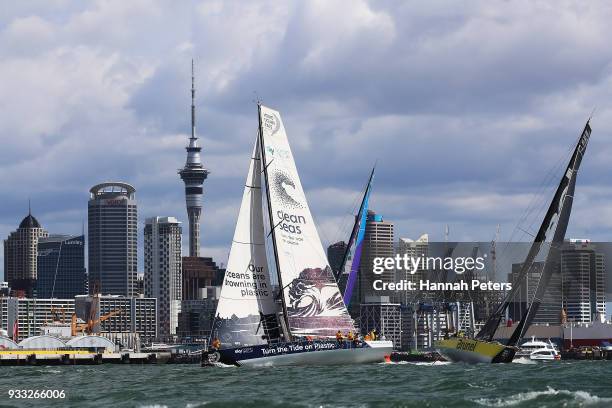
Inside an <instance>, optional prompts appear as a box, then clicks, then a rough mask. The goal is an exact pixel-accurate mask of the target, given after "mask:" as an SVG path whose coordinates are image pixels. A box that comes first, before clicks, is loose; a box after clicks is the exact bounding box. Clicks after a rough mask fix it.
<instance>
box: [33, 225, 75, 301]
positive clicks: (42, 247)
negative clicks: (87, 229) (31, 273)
mask: <svg viewBox="0 0 612 408" xmlns="http://www.w3.org/2000/svg"><path fill="white" fill-rule="evenodd" d="M37 275H38V279H37V281H36V296H37V297H39V298H47V299H51V298H59V299H69V298H73V297H75V296H77V295H84V294H86V293H87V274H86V272H85V236H83V235H80V236H71V235H50V236H49V237H48V238H40V239H39V240H38V261H37Z"/></svg>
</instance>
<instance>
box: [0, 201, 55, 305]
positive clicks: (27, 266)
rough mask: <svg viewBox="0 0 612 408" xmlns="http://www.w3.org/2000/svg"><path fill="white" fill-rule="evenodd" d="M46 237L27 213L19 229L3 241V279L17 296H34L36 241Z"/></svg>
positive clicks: (45, 233)
mask: <svg viewBox="0 0 612 408" xmlns="http://www.w3.org/2000/svg"><path fill="white" fill-rule="evenodd" d="M48 235H49V234H48V233H47V231H45V230H44V229H43V228H42V227H41V226H40V223H39V222H38V220H37V219H36V218H34V216H33V215H32V212H31V211H29V212H28V215H27V216H26V217H25V218H24V219H23V220H22V221H21V223H20V224H19V228H17V230H16V231H13V232H11V233H10V234H9V236H8V238H7V239H5V240H4V278H5V279H6V281H7V282H8V284H9V287H10V288H11V290H12V291H13V293H15V294H16V295H17V296H28V297H32V296H33V295H34V292H35V290H36V261H37V259H36V254H37V251H38V240H39V238H44V237H47V236H48Z"/></svg>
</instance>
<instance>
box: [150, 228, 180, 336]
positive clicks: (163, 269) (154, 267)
mask: <svg viewBox="0 0 612 408" xmlns="http://www.w3.org/2000/svg"><path fill="white" fill-rule="evenodd" d="M181 232H182V229H181V225H180V222H179V221H178V220H177V219H176V218H174V217H153V218H147V220H146V222H145V228H144V265H145V271H144V289H145V296H146V297H151V298H157V310H158V316H157V324H158V330H157V333H158V336H159V338H160V339H161V340H163V341H168V340H170V339H172V337H174V336H175V335H176V328H177V326H178V316H179V313H180V310H181V298H182V273H181V268H182V262H181V260H182V258H181Z"/></svg>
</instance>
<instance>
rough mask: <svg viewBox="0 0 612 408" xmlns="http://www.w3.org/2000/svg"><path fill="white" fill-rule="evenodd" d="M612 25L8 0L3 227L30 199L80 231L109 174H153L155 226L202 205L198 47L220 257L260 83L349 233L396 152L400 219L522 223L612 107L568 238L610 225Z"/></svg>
mask: <svg viewBox="0 0 612 408" xmlns="http://www.w3.org/2000/svg"><path fill="white" fill-rule="evenodd" d="M610 21H612V4H611V3H609V2H605V1H602V2H597V1H592V2H578V1H576V2H569V1H550V2H543V1H513V2H501V1H500V2H498V1H488V0H485V1H480V2H479V1H473V2H457V3H456V4H455V5H454V6H453V5H451V4H450V3H449V2H411V1H372V2H367V1H359V0H352V1H345V2H342V1H308V2H279V1H269V2H265V1H258V2H238V1H236V2H231V1H230V2H220V1H219V2H215V1H210V2H209V1H205V2H196V1H193V2H165V1H158V2H155V1H145V0H143V1H138V0H137V1H129V2H125V1H121V0H118V1H113V0H110V1H93V2H84V1H80V0H78V1H77V0H75V1H69V0H47V1H40V2H32V1H20V2H11V4H5V5H3V7H2V12H0V55H1V56H2V58H0V78H2V79H1V80H0V191H2V196H1V198H2V199H1V200H0V203H1V204H0V209H1V211H0V236H2V237H6V236H7V235H8V233H9V232H10V231H12V230H14V229H15V228H16V227H17V225H18V223H19V221H20V220H21V219H22V218H23V216H24V215H25V214H26V213H27V202H28V198H31V200H32V208H33V213H34V215H35V216H36V217H37V218H38V219H39V221H40V222H41V223H42V224H43V226H44V227H45V228H46V229H47V230H49V231H50V232H53V233H78V232H80V230H81V225H82V222H83V220H85V219H86V210H87V200H88V190H89V188H90V187H91V186H92V185H94V184H96V183H99V182H102V181H106V180H122V181H126V182H129V183H131V184H133V185H134V186H135V187H136V189H137V198H138V201H139V214H140V217H141V224H142V223H143V222H144V217H148V216H154V215H172V216H177V217H178V218H179V219H181V220H183V221H185V219H186V213H185V207H184V196H183V184H182V182H181V181H180V179H179V177H178V175H177V169H178V168H180V167H182V166H183V164H184V160H185V151H184V146H185V144H186V141H187V135H188V133H189V104H190V99H189V87H190V78H189V77H190V61H191V59H192V58H193V59H195V61H196V73H197V78H196V87H197V101H196V104H197V125H198V130H197V131H198V134H199V136H200V137H201V139H202V145H203V147H204V150H203V160H204V163H205V165H206V166H207V167H208V168H209V169H210V171H211V175H210V177H209V179H208V180H207V181H206V184H205V208H204V215H203V219H204V221H203V227H202V231H203V245H204V249H203V253H204V255H210V256H214V257H215V259H216V260H217V261H218V262H220V263H225V262H226V256H227V250H228V247H229V243H230V240H231V236H232V234H233V229H234V223H235V219H236V216H237V211H238V205H239V202H240V197H241V194H242V188H243V181H244V178H245V176H246V171H247V167H248V158H249V154H250V149H251V147H252V144H253V141H254V136H255V132H256V129H257V117H256V107H255V105H254V103H253V100H254V99H255V98H257V97H259V98H261V99H262V100H263V101H264V103H266V104H267V105H269V106H271V107H273V108H276V109H278V110H280V111H281V113H282V114H283V119H284V122H285V127H286V128H287V131H288V134H289V138H290V142H291V143H292V146H293V150H294V155H295V157H296V161H297V166H298V169H299V171H300V175H301V177H302V182H303V184H304V187H305V189H306V194H307V196H308V198H309V200H310V205H311V207H312V210H313V213H314V216H315V218H316V220H317V222H318V225H319V230H320V233H321V236H322V238H323V240H324V241H325V243H328V242H330V241H335V240H339V239H343V238H346V235H347V234H348V229H349V223H350V218H351V217H350V214H351V211H353V210H354V206H355V204H356V202H357V200H358V199H359V191H360V190H361V188H362V185H363V183H364V182H365V181H366V178H367V175H368V172H369V169H370V167H371V165H372V164H373V163H374V162H375V161H376V160H378V167H377V176H376V180H375V187H374V193H373V197H372V207H373V208H374V209H375V210H376V211H377V212H380V213H382V214H383V215H384V217H385V218H386V219H387V220H390V221H393V222H395V227H396V236H397V237H399V236H402V237H413V238H414V237H417V236H418V235H420V234H421V233H424V232H428V233H430V236H431V237H432V238H433V239H442V238H443V234H444V226H445V225H446V224H448V225H449V226H450V238H451V239H453V240H482V241H487V240H490V239H491V238H493V236H494V234H495V229H496V225H497V224H500V225H501V237H502V239H510V238H513V239H517V238H520V235H521V234H523V233H522V232H521V233H520V234H518V235H517V234H513V231H515V226H516V225H517V222H518V221H519V220H520V219H521V217H522V215H523V214H525V210H526V209H527V208H528V206H529V205H530V203H532V200H533V198H534V197H535V198H536V201H535V208H536V210H537V209H541V208H542V203H544V202H545V201H546V200H548V199H549V198H550V188H551V187H553V185H554V184H555V183H556V182H557V179H558V177H559V175H560V166H564V165H565V164H564V162H565V160H566V159H567V154H568V152H569V149H570V148H571V145H572V144H573V143H574V142H575V141H576V139H577V137H578V136H579V133H580V131H581V130H582V127H583V126H584V123H585V121H586V119H587V118H588V116H589V115H590V114H591V112H592V111H593V109H594V108H596V111H595V115H594V118H593V121H592V126H593V136H592V139H591V143H590V145H589V151H588V153H587V156H586V159H585V161H584V162H583V166H582V169H581V174H580V177H579V182H578V189H577V194H576V201H575V207H574V212H573V218H572V223H571V226H570V231H569V235H571V236H572V237H581V238H582V237H585V238H591V239H593V240H610V239H611V238H612V202H611V198H612V189H611V188H610V174H611V170H612V161H611V160H610V158H611V157H612V140H611V139H610V132H609V130H610V129H612V107H611V105H610V101H612V64H611V62H612V47H610V42H609V39H610V38H611V37H612V29H611V28H610ZM542 186H544V188H542ZM542 197H543V198H542ZM538 200H539V201H538ZM529 214H530V215H531V216H532V217H531V218H532V219H531V220H528V221H526V222H524V223H522V224H521V225H522V227H521V228H522V229H523V230H527V231H533V230H535V229H536V228H537V223H538V222H539V218H538V217H539V216H538V212H537V211H535V212H533V213H531V212H530V213H529ZM523 235H524V234H523ZM141 240H142V239H141ZM0 256H1V254H0ZM140 268H142V263H141V266H140Z"/></svg>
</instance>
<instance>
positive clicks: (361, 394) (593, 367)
mask: <svg viewBox="0 0 612 408" xmlns="http://www.w3.org/2000/svg"><path fill="white" fill-rule="evenodd" d="M11 388H13V389H15V388H18V389H38V390H40V389H60V390H61V389H63V390H65V392H66V398H65V399H63V400H62V399H58V400H48V399H47V400H15V399H9V398H8V390H9V389H11ZM0 393H1V394H0V407H9V406H10V407H23V406H74V407H114V408H118V407H204V406H205V407H233V406H246V407H355V406H357V407H439V406H441V407H482V406H494V407H535V406H540V407H544V406H546V407H557V406H563V407H580V406H589V407H598V406H600V407H610V406H612V361H610V362H606V361H597V362H560V363H544V364H506V365H484V364H483V365H473V366H470V365H463V364H447V365H439V364H435V365H431V364H421V365H414V364H372V365H359V366H343V367H306V368H303V367H302V368H297V367H290V368H261V369H257V370H255V369H244V368H201V367H199V366H198V365H143V366H135V365H123V366H119V365H101V366H76V367H74V366H72V367H71V366H66V367H0Z"/></svg>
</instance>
